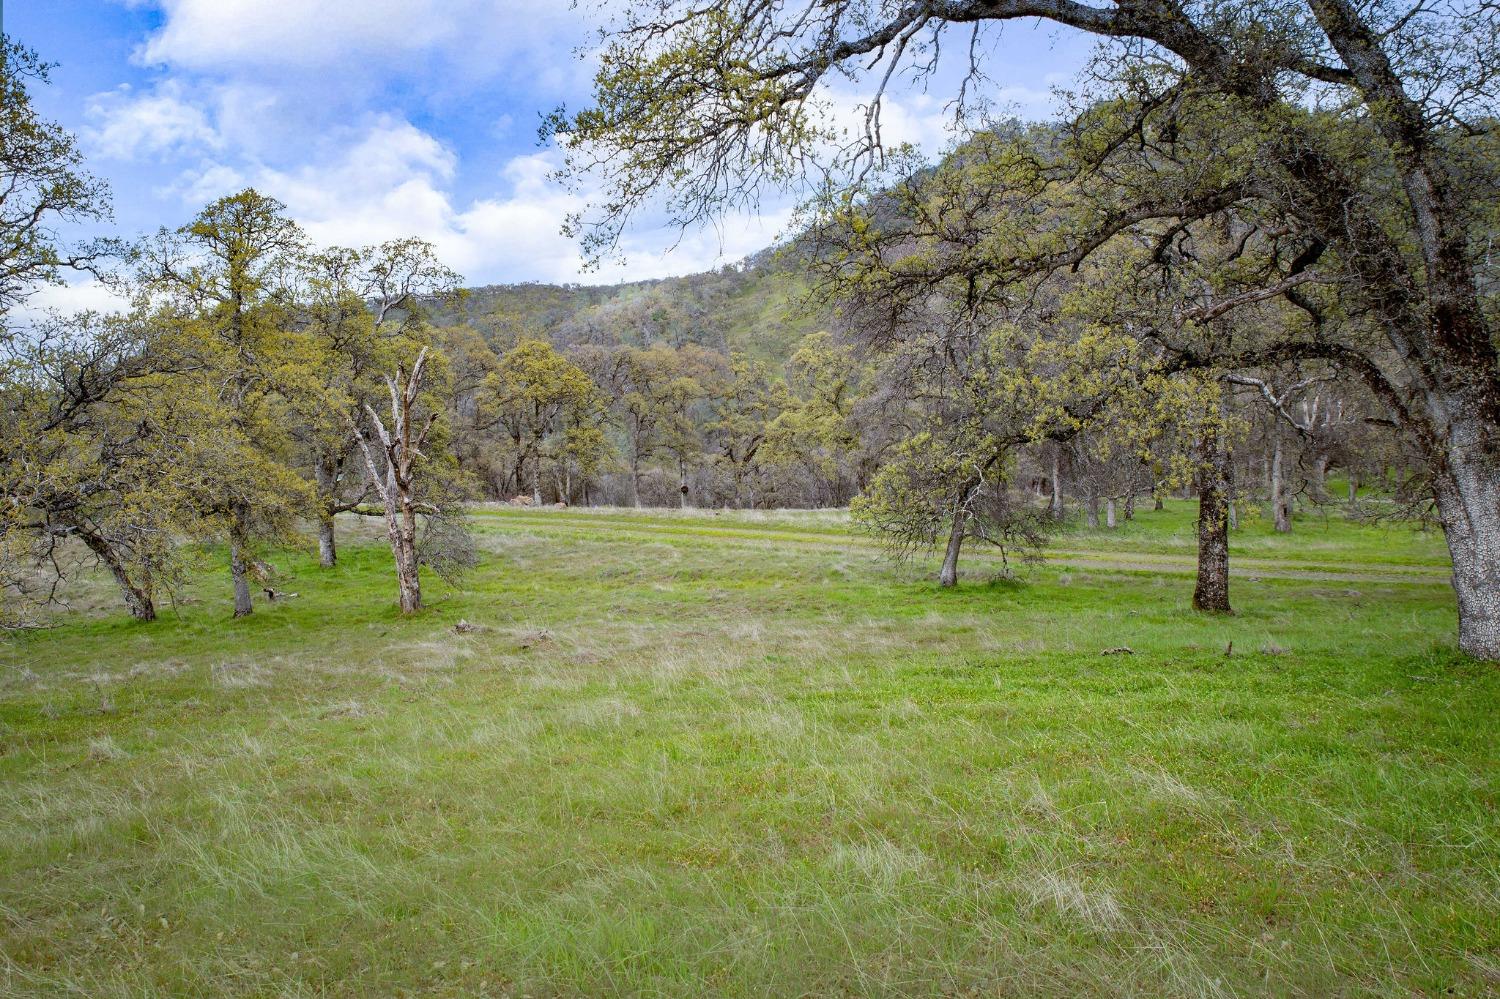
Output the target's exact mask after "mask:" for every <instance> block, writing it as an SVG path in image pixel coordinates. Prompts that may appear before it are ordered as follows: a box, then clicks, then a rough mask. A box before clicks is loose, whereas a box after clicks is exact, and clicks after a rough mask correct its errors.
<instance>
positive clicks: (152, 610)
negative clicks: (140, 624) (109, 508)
mask: <svg viewBox="0 0 1500 999" xmlns="http://www.w3.org/2000/svg"><path fill="white" fill-rule="evenodd" d="M74 527H75V529H76V530H77V532H78V536H79V537H80V538H82V539H83V543H84V544H85V545H87V546H88V549H89V551H91V552H93V553H94V555H95V556H97V557H98V559H99V561H100V562H101V563H103V565H104V567H105V568H106V569H108V570H109V574H110V575H111V576H113V577H114V579H115V582H116V583H117V584H118V585H119V587H120V592H121V593H122V594H123V595H124V597H125V606H126V607H128V608H129V609H130V616H131V617H133V618H135V619H136V620H137V621H155V620H156V601H155V600H154V599H153V598H152V595H151V581H150V577H149V576H147V578H146V579H145V580H144V581H143V582H140V583H137V582H136V581H135V580H134V579H131V578H130V571H129V570H128V569H126V568H125V563H123V562H122V561H120V557H119V556H118V555H117V554H116V553H115V550H114V548H113V547H112V546H111V545H110V543H109V542H108V541H106V540H105V539H103V538H101V537H99V535H97V534H95V533H94V532H93V531H90V530H87V529H86V528H83V527H81V526H79V525H76V524H75V525H74Z"/></svg>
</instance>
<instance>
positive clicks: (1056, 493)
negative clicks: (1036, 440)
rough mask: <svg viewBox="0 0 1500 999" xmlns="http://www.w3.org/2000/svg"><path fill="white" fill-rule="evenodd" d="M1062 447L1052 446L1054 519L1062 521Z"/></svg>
mask: <svg viewBox="0 0 1500 999" xmlns="http://www.w3.org/2000/svg"><path fill="white" fill-rule="evenodd" d="M1059 450H1060V448H1059V447H1058V446H1057V445H1055V444H1054V445H1053V447H1052V519H1053V520H1057V521H1060V520H1062V519H1063V486H1062V457H1061V456H1060V455H1059V453H1058V452H1059Z"/></svg>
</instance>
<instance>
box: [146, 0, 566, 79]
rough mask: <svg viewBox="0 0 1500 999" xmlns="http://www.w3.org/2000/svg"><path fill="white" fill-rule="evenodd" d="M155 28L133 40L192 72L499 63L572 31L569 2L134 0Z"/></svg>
mask: <svg viewBox="0 0 1500 999" xmlns="http://www.w3.org/2000/svg"><path fill="white" fill-rule="evenodd" d="M140 2H142V3H145V4H146V5H149V6H152V7H156V8H158V9H159V10H160V11H161V13H162V15H163V20H162V24H161V27H160V28H159V29H158V30H157V31H156V32H154V33H153V34H152V35H151V36H150V37H149V38H147V40H146V41H145V42H144V43H143V44H142V45H141V46H140V47H139V49H138V50H137V53H136V58H137V59H138V60H140V61H141V62H143V63H147V64H161V65H172V66H177V67H182V68H187V69H192V70H198V71H209V72H224V71H226V70H234V69H237V68H246V67H252V68H263V67H279V68H304V69H308V68H324V67H336V68H338V69H339V70H341V71H343V72H348V71H350V70H352V69H354V68H356V67H360V66H363V67H366V68H373V67H374V66H382V67H392V66H400V65H402V64H407V63H409V62H410V60H411V59H412V57H413V56H414V55H417V54H421V53H428V52H432V51H435V50H443V51H444V52H445V54H446V55H447V56H448V57H449V62H450V63H452V64H457V65H461V66H463V67H464V68H465V69H466V71H468V72H473V73H481V74H483V73H488V72H496V71H503V69H504V68H505V66H504V63H505V62H507V61H510V60H515V59H516V58H517V57H525V56H528V55H534V56H535V57H536V65H538V66H546V65H549V64H551V63H553V62H555V61H556V60H555V59H553V58H552V57H551V55H549V54H547V53H548V50H552V49H555V48H557V46H558V43H559V42H560V43H561V46H562V48H563V50H564V51H566V49H567V48H568V47H570V46H571V45H572V44H574V43H575V42H576V41H577V40H578V39H575V38H573V37H572V35H571V34H570V33H569V31H568V30H567V29H568V28H569V27H576V26H577V24H578V18H577V16H576V12H575V11H572V10H571V9H570V5H569V4H566V3H563V2H557V3H542V4H538V3H535V2H534V0H317V2H309V0H140Z"/></svg>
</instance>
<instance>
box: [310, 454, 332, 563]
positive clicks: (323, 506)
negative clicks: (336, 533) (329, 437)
mask: <svg viewBox="0 0 1500 999" xmlns="http://www.w3.org/2000/svg"><path fill="white" fill-rule="evenodd" d="M313 474H314V477H315V479H316V482H317V487H318V564H319V565H320V566H322V567H323V568H325V569H332V568H333V567H334V565H335V564H336V563H337V562H338V546H337V545H336V544H335V543H334V538H333V507H334V503H335V499H334V486H335V484H336V483H337V476H338V469H337V467H336V465H335V463H334V461H333V460H332V459H330V458H329V457H328V456H327V455H321V456H319V458H318V461H317V463H316V465H315V466H314V473H313Z"/></svg>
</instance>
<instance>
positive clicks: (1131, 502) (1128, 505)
mask: <svg viewBox="0 0 1500 999" xmlns="http://www.w3.org/2000/svg"><path fill="white" fill-rule="evenodd" d="M1125 519H1126V520H1134V519H1135V487H1134V486H1132V487H1131V489H1130V492H1128V493H1126V494H1125Z"/></svg>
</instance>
